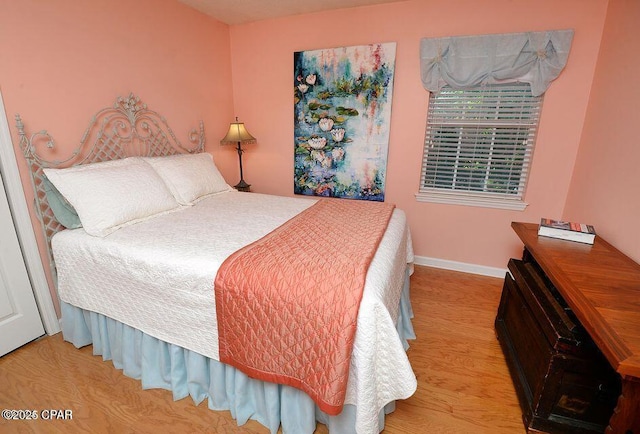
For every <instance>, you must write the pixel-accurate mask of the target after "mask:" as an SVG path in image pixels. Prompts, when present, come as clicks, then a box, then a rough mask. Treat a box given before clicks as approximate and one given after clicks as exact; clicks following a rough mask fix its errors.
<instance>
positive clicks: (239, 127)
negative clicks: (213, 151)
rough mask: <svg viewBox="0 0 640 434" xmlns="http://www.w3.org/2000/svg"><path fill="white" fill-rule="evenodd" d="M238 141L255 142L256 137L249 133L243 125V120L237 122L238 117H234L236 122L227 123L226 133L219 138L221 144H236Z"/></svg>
mask: <svg viewBox="0 0 640 434" xmlns="http://www.w3.org/2000/svg"><path fill="white" fill-rule="evenodd" d="M238 142H240V143H242V144H248V143H255V142H256V138H255V137H253V136H252V135H251V134H249V131H247V129H246V128H245V126H244V123H243V122H238V118H236V122H232V123H231V125H229V131H228V132H227V135H226V136H224V138H223V139H222V140H220V144H221V145H230V144H233V145H235V144H237V143H238Z"/></svg>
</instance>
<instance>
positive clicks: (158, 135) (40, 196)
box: [16, 94, 205, 286]
mask: <svg viewBox="0 0 640 434" xmlns="http://www.w3.org/2000/svg"><path fill="white" fill-rule="evenodd" d="M16 127H17V129H18V135H19V137H20V148H21V149H22V152H23V154H24V156H25V158H26V160H27V165H28V168H29V173H30V175H31V185H32V187H33V194H34V202H35V203H34V205H35V212H36V215H37V217H38V220H39V221H40V224H41V226H42V231H43V233H44V237H45V240H46V245H47V254H48V258H49V266H50V268H51V274H52V277H53V281H54V284H55V285H56V286H57V275H56V267H55V262H54V260H53V254H52V252H51V238H52V237H53V236H54V235H55V234H56V232H59V231H60V230H62V229H64V227H63V226H62V225H61V224H60V223H59V222H58V221H57V220H56V218H55V216H54V215H53V212H52V210H51V208H50V207H49V203H48V202H47V198H46V194H45V190H44V185H43V181H42V176H43V172H42V169H44V168H48V167H58V168H62V167H69V166H76V165H79V164H90V163H98V162H101V161H109V160H117V159H121V158H126V157H132V156H143V157H160V156H166V155H173V154H180V153H197V152H203V151H204V143H205V137H204V124H203V122H202V121H200V125H199V128H198V129H196V128H194V129H192V130H191V131H190V132H189V136H188V138H189V143H190V146H189V147H185V146H183V145H182V144H181V143H180V142H179V141H178V139H176V136H175V135H174V134H173V131H172V130H171V128H170V127H169V125H168V124H167V121H166V120H165V118H164V117H163V116H161V115H160V114H158V113H157V112H155V111H153V110H149V109H147V105H146V104H144V103H141V102H140V98H138V97H137V96H135V95H133V94H129V96H127V97H118V98H117V99H116V102H115V103H114V104H113V105H112V106H111V107H106V108H104V109H102V110H100V111H98V112H97V113H96V114H95V115H94V116H93V117H92V118H91V121H90V123H89V126H88V127H87V129H86V131H85V133H84V135H83V136H82V139H81V140H80V144H79V145H78V146H77V147H76V148H75V149H74V150H73V151H72V152H71V153H70V155H69V156H68V158H65V159H62V160H60V159H49V158H48V157H47V153H48V154H49V155H52V154H53V152H54V150H55V142H54V140H53V137H52V136H51V135H50V134H49V132H47V131H46V130H41V131H38V132H36V133H33V134H32V135H30V136H28V135H27V133H26V132H25V128H24V124H23V122H22V119H21V117H20V115H19V114H16Z"/></svg>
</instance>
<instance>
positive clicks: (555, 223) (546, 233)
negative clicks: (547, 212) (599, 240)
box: [538, 218, 596, 244]
mask: <svg viewBox="0 0 640 434" xmlns="http://www.w3.org/2000/svg"><path fill="white" fill-rule="evenodd" d="M538 236H542V237H550V238H558V239H561V240H568V241H575V242H578V243H585V244H593V242H594V241H595V238H596V231H595V229H594V228H593V226H591V225H587V224H584V223H574V222H567V221H561V220H552V219H548V218H542V219H541V220H540V226H539V227H538Z"/></svg>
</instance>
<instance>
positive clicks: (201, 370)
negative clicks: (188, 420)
mask: <svg viewBox="0 0 640 434" xmlns="http://www.w3.org/2000/svg"><path fill="white" fill-rule="evenodd" d="M61 308H62V333H63V337H64V340H66V341H69V342H71V343H72V344H73V345H75V346H76V347H77V348H80V347H83V346H86V345H90V344H93V354H94V355H101V356H102V358H103V360H112V362H113V364H114V366H115V367H116V368H117V369H121V370H122V371H123V373H124V375H126V376H128V377H131V378H135V379H137V380H140V381H141V382H142V388H143V389H153V388H162V389H167V390H170V391H172V393H173V399H174V400H179V399H183V398H186V397H187V396H190V397H191V398H192V399H193V402H194V403H195V404H196V405H198V404H200V403H201V402H202V401H203V400H204V399H206V398H208V404H209V408H210V409H211V410H229V411H231V415H232V417H233V418H234V419H236V421H237V423H238V425H243V424H245V423H246V422H247V421H248V420H249V419H254V420H256V421H258V422H259V423H261V424H262V425H264V426H266V427H267V428H268V429H269V430H270V431H271V433H276V432H277V431H278V428H279V427H280V426H281V425H282V430H283V433H291V434H294V433H295V434H299V433H313V431H314V430H315V427H316V421H317V422H320V423H323V424H325V425H327V426H328V428H329V431H330V432H331V433H332V434H334V433H335V434H342V433H355V414H356V412H355V410H356V407H355V406H353V405H345V406H344V409H343V411H342V413H340V414H339V415H337V416H329V415H327V414H326V413H323V412H322V411H320V410H319V409H318V407H317V406H316V405H315V403H314V402H313V401H312V400H311V398H309V397H308V396H307V395H306V394H305V393H304V392H301V391H300V390H298V389H295V388H293V387H290V386H282V385H278V384H274V383H268V382H263V381H259V380H255V379H252V378H249V377H247V376H246V375H245V374H243V373H242V372H240V371H239V370H237V369H235V368H232V367H231V366H227V365H225V364H223V363H220V362H218V361H216V360H212V359H209V358H208V357H205V356H202V355H200V354H198V353H196V352H193V351H189V350H186V349H184V348H182V347H179V346H177V345H173V344H169V343H166V342H164V341H161V340H158V339H156V338H154V337H151V336H149V335H147V334H145V333H143V332H141V331H140V330H137V329H134V328H132V327H129V326H127V325H125V324H123V323H121V322H118V321H115V320H113V319H111V318H108V317H106V316H104V315H100V314H97V313H95V312H90V311H86V310H83V309H80V308H77V307H75V306H72V305H70V304H68V303H64V302H61ZM411 318H413V312H412V309H411V302H410V300H409V276H408V273H407V276H406V279H405V284H404V288H403V292H402V297H401V300H400V314H399V317H398V322H397V330H398V333H399V335H400V337H401V339H402V342H403V343H404V346H405V350H406V349H408V348H409V344H408V340H409V339H415V334H414V331H413V326H412V324H411ZM393 410H395V401H394V402H391V403H389V404H387V406H385V408H384V409H382V410H381V411H380V413H379V414H378V421H379V423H378V426H379V429H380V430H382V429H383V428H384V418H385V414H388V413H391V412H392V411H393ZM367 434H369V433H367Z"/></svg>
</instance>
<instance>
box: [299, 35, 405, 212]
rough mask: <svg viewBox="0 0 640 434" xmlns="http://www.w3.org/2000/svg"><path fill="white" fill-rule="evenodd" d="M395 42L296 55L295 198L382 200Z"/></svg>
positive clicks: (387, 146) (313, 51) (301, 52)
mask: <svg viewBox="0 0 640 434" xmlns="http://www.w3.org/2000/svg"><path fill="white" fill-rule="evenodd" d="M395 54H396V44H395V42H394V43H384V44H371V45H361V46H354V47H343V48H331V49H323V50H312V51H300V52H296V53H294V77H293V80H294V89H293V90H294V115H295V118H294V140H295V152H294V155H295V157H294V158H295V161H294V193H295V194H304V195H311V196H328V197H339V198H349V199H363V200H373V201H384V192H385V175H386V169H387V153H388V148H389V126H390V121H391V99H392V93H393V71H394V67H395Z"/></svg>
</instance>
